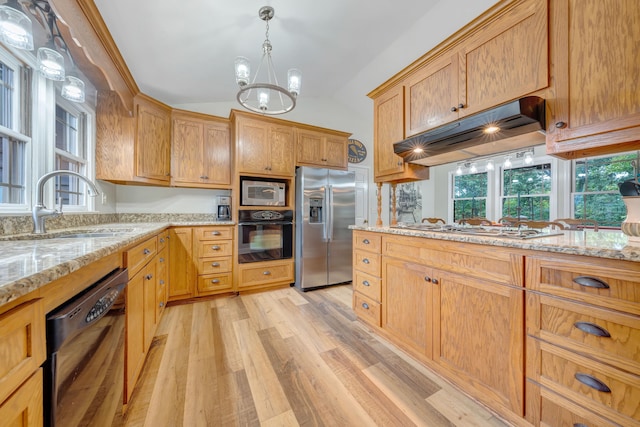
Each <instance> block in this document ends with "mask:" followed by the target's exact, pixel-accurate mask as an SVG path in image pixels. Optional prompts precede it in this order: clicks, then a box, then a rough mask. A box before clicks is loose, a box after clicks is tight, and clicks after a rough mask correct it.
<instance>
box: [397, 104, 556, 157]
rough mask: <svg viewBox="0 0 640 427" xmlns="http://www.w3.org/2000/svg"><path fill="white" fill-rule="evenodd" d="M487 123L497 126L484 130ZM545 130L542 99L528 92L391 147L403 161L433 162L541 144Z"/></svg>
mask: <svg viewBox="0 0 640 427" xmlns="http://www.w3.org/2000/svg"><path fill="white" fill-rule="evenodd" d="M488 126H494V127H496V128H499V130H497V131H495V132H494V133H487V127H488ZM494 130H495V129H494ZM544 130H545V104H544V99H542V98H540V97H537V96H528V97H525V98H520V99H518V100H515V101H512V102H508V103H506V104H502V105H499V106H497V107H495V108H492V109H489V110H485V111H482V112H479V113H476V114H473V115H470V116H467V117H465V118H463V119H460V120H457V121H455V122H453V123H448V124H446V125H443V126H440V127H438V128H435V129H431V130H428V131H426V132H423V133H421V134H418V135H414V136H412V137H410V138H407V139H405V140H403V141H400V142H397V143H395V144H393V151H394V152H395V153H396V154H397V155H399V156H401V157H402V158H403V159H404V161H405V162H410V163H417V164H422V165H425V166H435V165H438V164H443V163H450V162H456V161H460V160H465V159H470V158H473V157H478V156H485V155H489V154H497V153H501V152H505V151H510V150H516V149H519V148H524V147H531V146H534V145H540V144H544V139H545V137H544V133H543V132H544Z"/></svg>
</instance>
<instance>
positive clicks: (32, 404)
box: [0, 368, 43, 427]
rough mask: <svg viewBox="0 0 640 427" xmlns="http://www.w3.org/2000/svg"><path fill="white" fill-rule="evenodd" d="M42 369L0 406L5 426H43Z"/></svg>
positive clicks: (1, 417) (0, 416)
mask: <svg viewBox="0 0 640 427" xmlns="http://www.w3.org/2000/svg"><path fill="white" fill-rule="evenodd" d="M42 384H43V383H42V368H40V369H38V370H37V371H36V373H35V374H33V375H32V376H31V377H30V378H29V379H28V380H27V381H25V382H24V384H22V386H20V388H19V389H18V390H17V391H16V392H15V393H13V394H12V395H11V397H9V398H8V399H7V400H6V401H4V402H2V404H1V405H0V420H3V424H2V425H5V426H12V427H36V426H42V425H43V413H42V409H43V397H42V390H43V385H42Z"/></svg>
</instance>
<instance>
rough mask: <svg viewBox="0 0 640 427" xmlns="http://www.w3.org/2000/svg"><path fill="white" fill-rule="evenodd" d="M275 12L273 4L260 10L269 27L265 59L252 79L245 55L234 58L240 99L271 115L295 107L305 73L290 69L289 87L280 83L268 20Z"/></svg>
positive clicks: (265, 44) (251, 109)
mask: <svg viewBox="0 0 640 427" xmlns="http://www.w3.org/2000/svg"><path fill="white" fill-rule="evenodd" d="M274 14H275V11H274V9H273V8H272V7H270V6H263V7H261V8H260V10H259V11H258V16H259V17H260V19H262V20H263V21H265V22H266V28H267V29H266V33H265V34H266V37H265V41H264V42H263V43H262V59H261V61H260V66H259V67H258V70H257V71H256V74H255V76H254V77H253V80H251V65H250V63H249V60H248V59H247V58H245V57H243V56H239V57H237V58H236V60H235V74H236V83H237V84H238V86H239V87H240V91H239V92H238V95H237V96H236V98H237V100H238V102H239V103H240V104H241V105H242V106H243V107H244V108H246V109H247V110H250V111H254V112H257V113H261V114H269V115H276V114H283V113H287V112H289V111H291V110H293V109H294V108H295V106H296V98H297V97H298V95H299V94H300V87H301V85H302V73H301V72H300V70H297V69H295V68H292V69H290V70H289V71H288V72H287V88H286V89H285V88H284V87H282V86H279V85H278V79H277V77H276V72H275V70H274V67H273V61H272V59H271V50H272V48H273V47H272V45H271V41H269V21H270V20H271V19H272V18H273V16H274ZM261 70H262V71H263V73H262V75H261V74H260V71H261ZM258 78H261V79H263V80H258Z"/></svg>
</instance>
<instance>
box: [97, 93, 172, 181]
mask: <svg viewBox="0 0 640 427" xmlns="http://www.w3.org/2000/svg"><path fill="white" fill-rule="evenodd" d="M170 155H171V109H170V107H168V106H167V105H164V104H162V103H160V102H158V101H156V100H154V99H152V98H150V97H148V96H146V95H143V94H138V95H136V97H135V100H134V116H133V117H130V116H129V114H128V112H126V111H124V110H123V108H122V104H121V102H120V99H119V98H118V96H117V94H115V93H114V92H104V91H101V92H99V93H98V103H97V106H96V178H97V179H102V180H105V181H111V182H115V183H119V184H146V185H158V186H166V185H169V181H170Z"/></svg>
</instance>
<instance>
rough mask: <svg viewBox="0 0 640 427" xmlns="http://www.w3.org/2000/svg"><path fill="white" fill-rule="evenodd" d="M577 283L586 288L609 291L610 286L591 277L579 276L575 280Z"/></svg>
mask: <svg viewBox="0 0 640 427" xmlns="http://www.w3.org/2000/svg"><path fill="white" fill-rule="evenodd" d="M573 281H574V282H575V283H577V284H578V285H580V286H584V287H586V288H596V289H609V285H608V284H606V283H605V282H603V281H602V280H600V279H596V278H595V277H589V276H578V277H576V278H574V279H573Z"/></svg>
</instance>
